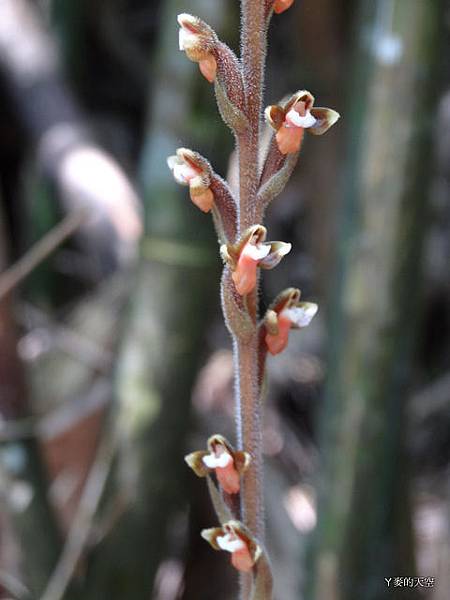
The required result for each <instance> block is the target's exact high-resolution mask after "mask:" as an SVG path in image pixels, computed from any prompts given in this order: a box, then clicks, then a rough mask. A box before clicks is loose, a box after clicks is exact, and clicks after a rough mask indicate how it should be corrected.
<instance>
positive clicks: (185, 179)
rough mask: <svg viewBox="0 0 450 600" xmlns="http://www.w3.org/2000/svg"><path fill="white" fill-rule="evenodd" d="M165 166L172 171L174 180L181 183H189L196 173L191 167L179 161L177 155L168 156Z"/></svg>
mask: <svg viewBox="0 0 450 600" xmlns="http://www.w3.org/2000/svg"><path fill="white" fill-rule="evenodd" d="M167 166H168V167H169V169H170V170H171V171H172V172H173V176H174V178H175V181H176V182H177V183H180V184H181V185H189V182H190V180H191V179H193V178H194V177H196V176H197V175H198V173H197V172H196V171H195V170H194V169H193V168H192V167H189V166H188V165H186V164H185V163H184V162H182V161H180V159H179V158H178V156H169V157H168V159H167Z"/></svg>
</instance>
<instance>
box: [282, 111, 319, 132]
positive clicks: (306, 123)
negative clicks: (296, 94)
mask: <svg viewBox="0 0 450 600" xmlns="http://www.w3.org/2000/svg"><path fill="white" fill-rule="evenodd" d="M316 123H317V119H316V118H315V117H313V116H312V114H311V112H310V111H309V110H307V111H306V114H305V116H304V117H302V116H301V115H300V114H299V113H298V112H297V111H296V110H294V109H293V108H291V110H290V111H289V112H288V114H287V115H286V125H287V126H288V127H303V129H308V128H309V127H314V125H315V124H316Z"/></svg>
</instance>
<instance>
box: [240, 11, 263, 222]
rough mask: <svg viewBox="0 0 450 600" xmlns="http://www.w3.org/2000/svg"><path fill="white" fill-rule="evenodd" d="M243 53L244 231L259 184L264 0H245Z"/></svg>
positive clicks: (242, 35)
mask: <svg viewBox="0 0 450 600" xmlns="http://www.w3.org/2000/svg"><path fill="white" fill-rule="evenodd" d="M241 6H242V9H241V10H242V28H241V53H242V67H243V73H244V88H245V93H246V98H247V117H248V120H249V128H248V130H247V131H246V132H245V133H244V134H242V135H241V136H240V138H239V148H238V150H239V196H240V223H239V227H240V231H241V233H242V231H244V230H245V229H247V227H250V226H251V225H253V224H254V215H255V205H256V192H257V187H258V148H259V130H260V121H261V109H262V90H263V79H264V61H265V55H266V33H267V32H266V25H265V19H264V14H265V8H264V2H263V1H262V0H242V5H241Z"/></svg>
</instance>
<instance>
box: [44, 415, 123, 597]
mask: <svg viewBox="0 0 450 600" xmlns="http://www.w3.org/2000/svg"><path fill="white" fill-rule="evenodd" d="M110 426H111V425H110ZM111 427H113V426H111ZM115 433H116V430H115V429H114V428H113V429H111V430H107V431H105V432H104V434H103V439H102V441H101V443H100V448H99V449H98V452H97V456H96V458H95V461H94V464H93V465H92V468H91V471H90V473H89V476H88V479H87V481H86V484H85V486H84V490H83V494H82V497H81V499H80V502H79V505H78V510H77V513H76V515H75V518H74V520H73V523H72V527H71V528H70V531H69V534H68V536H67V539H66V542H65V544H64V548H63V551H62V553H61V556H60V559H59V561H58V564H57V565H56V568H55V570H54V572H53V574H52V575H51V577H50V579H49V581H48V584H47V587H46V588H45V591H44V593H43V594H42V596H41V598H40V600H61V599H62V598H63V597H64V594H65V592H66V590H67V588H68V586H69V584H70V582H71V580H72V578H73V575H74V573H75V571H76V568H77V566H78V563H79V561H80V558H81V556H82V554H83V550H84V548H85V547H86V544H87V543H88V541H89V536H90V534H91V532H92V525H93V522H94V518H95V515H96V513H97V510H98V506H99V503H100V500H101V498H102V495H103V491H104V488H105V484H106V481H107V478H108V474H109V472H110V467H111V464H112V460H113V456H114V450H115V447H116V435H115Z"/></svg>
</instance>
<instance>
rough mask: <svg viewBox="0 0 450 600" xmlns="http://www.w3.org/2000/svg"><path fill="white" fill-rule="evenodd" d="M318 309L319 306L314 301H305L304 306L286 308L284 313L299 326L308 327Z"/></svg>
mask: <svg viewBox="0 0 450 600" xmlns="http://www.w3.org/2000/svg"><path fill="white" fill-rule="evenodd" d="M318 309H319V307H318V306H317V304H314V303H313V302H308V303H306V302H305V303H304V305H303V306H294V307H292V308H285V309H284V310H283V311H282V314H283V315H284V316H286V317H287V318H288V319H289V320H290V321H291V323H293V324H294V325H297V327H307V326H308V325H309V324H310V323H311V321H312V319H313V317H314V316H315V314H316V313H317V311H318Z"/></svg>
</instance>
